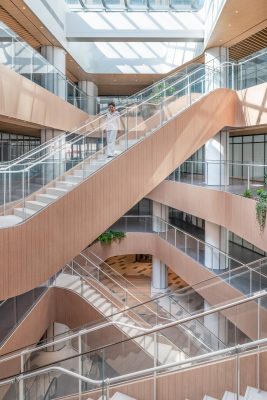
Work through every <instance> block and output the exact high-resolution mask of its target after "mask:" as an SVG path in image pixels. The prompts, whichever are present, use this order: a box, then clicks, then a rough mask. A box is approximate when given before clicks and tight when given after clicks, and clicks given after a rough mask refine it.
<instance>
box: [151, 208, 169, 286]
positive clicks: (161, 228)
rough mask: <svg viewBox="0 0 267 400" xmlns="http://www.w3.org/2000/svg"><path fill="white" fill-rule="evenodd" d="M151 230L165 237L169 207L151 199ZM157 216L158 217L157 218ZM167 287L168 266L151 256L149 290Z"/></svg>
mask: <svg viewBox="0 0 267 400" xmlns="http://www.w3.org/2000/svg"><path fill="white" fill-rule="evenodd" d="M152 212H153V217H156V218H153V231H154V232H158V233H159V234H160V236H161V235H163V236H164V237H165V232H166V231H167V230H168V226H167V224H166V222H167V223H168V222H169V207H168V206H165V205H164V204H161V203H158V202H157V201H153V204H152ZM157 217H158V218H157ZM167 288H168V267H167V265H165V264H164V263H163V262H162V261H161V260H159V259H158V258H157V257H155V256H152V286H151V291H152V292H153V291H162V290H165V289H167Z"/></svg>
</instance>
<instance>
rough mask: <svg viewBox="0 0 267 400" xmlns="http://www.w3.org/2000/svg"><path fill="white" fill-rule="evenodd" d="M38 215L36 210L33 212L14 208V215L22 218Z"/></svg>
mask: <svg viewBox="0 0 267 400" xmlns="http://www.w3.org/2000/svg"><path fill="white" fill-rule="evenodd" d="M35 213H36V210H32V209H31V208H26V207H24V208H14V214H15V215H16V216H17V217H20V218H23V219H25V218H29V217H31V216H32V215H34V214H35Z"/></svg>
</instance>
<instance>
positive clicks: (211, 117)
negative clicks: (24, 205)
mask: <svg viewBox="0 0 267 400" xmlns="http://www.w3.org/2000/svg"><path fill="white" fill-rule="evenodd" d="M266 88H267V85H266V84H264V85H261V86H260V88H259V87H256V88H251V89H249V90H247V91H243V92H242V93H241V96H242V100H241V101H240V100H239V99H238V95H237V94H236V93H235V92H233V91H230V90H228V89H217V90H215V91H214V92H212V93H210V94H209V95H207V96H204V97H203V98H202V99H201V100H199V101H198V102H196V103H194V104H193V105H192V106H191V107H189V108H188V109H187V110H185V111H184V112H183V113H181V114H180V115H178V116H177V117H175V118H173V119H172V120H171V121H170V122H168V123H167V124H166V125H165V126H163V127H162V128H161V129H159V130H158V131H157V132H156V133H154V134H153V135H151V136H148V137H146V138H145V139H144V140H143V141H142V142H139V143H138V144H136V145H135V146H134V147H132V148H131V149H130V150H129V151H127V152H125V153H123V154H122V155H121V156H120V157H117V158H116V159H114V160H113V161H112V162H111V163H110V164H109V165H108V166H107V167H106V168H102V169H101V170H99V171H97V172H96V173H95V174H93V175H92V176H90V177H89V178H88V179H87V180H86V181H84V182H83V183H81V184H80V185H78V186H77V187H75V189H74V190H72V191H71V192H69V193H68V194H66V195H65V196H64V197H62V198H60V199H59V200H58V201H56V202H55V203H53V204H51V205H50V206H49V207H48V208H46V209H44V210H42V211H41V212H39V213H38V214H36V215H35V216H34V217H33V218H31V219H28V220H27V221H25V223H22V224H20V225H17V226H14V227H11V228H6V229H1V230H0V252H1V254H3V257H1V260H0V272H1V276H2V280H1V282H0V299H5V298H7V297H12V296H15V295H17V294H19V293H22V292H25V291H27V290H30V289H31V288H33V287H36V286H38V285H39V284H40V283H42V282H44V281H46V280H47V279H48V278H49V277H50V276H52V275H53V273H54V272H56V271H58V270H59V268H60V267H61V266H63V265H64V264H65V263H66V262H68V261H69V260H70V259H72V258H73V257H74V256H76V255H77V254H78V253H79V252H80V251H81V250H83V249H84V248H85V247H86V246H87V245H88V244H89V243H90V242H91V241H93V240H94V239H95V238H96V237H97V236H98V235H99V234H101V233H102V232H103V231H104V230H105V229H107V228H108V227H109V226H110V225H112V224H113V223H114V222H115V221H116V220H117V219H118V218H120V216H121V215H122V214H124V213H125V212H126V211H127V210H129V209H130V208H131V207H132V206H133V205H134V204H136V203H137V202H138V201H139V200H141V199H142V198H143V197H144V196H145V195H146V194H147V193H149V192H150V191H152V189H154V188H155V187H156V186H157V185H158V184H159V183H160V182H162V181H163V180H164V178H165V177H166V176H168V175H169V174H170V173H171V172H172V171H173V170H174V169H175V168H177V167H178V165H180V164H181V163H182V162H184V161H185V160H186V159H187V158H188V157H189V156H190V155H192V154H193V153H194V152H195V151H196V150H197V149H199V148H200V147H201V146H202V145H204V144H205V143H206V142H207V140H208V139H209V138H210V137H212V136H213V135H214V134H216V133H217V132H218V131H219V130H221V129H222V128H224V127H225V126H231V127H240V126H244V125H246V121H247V123H251V124H254V123H255V124H257V123H263V122H264V121H265V120H266V119H267V112H266V109H265V108H264V107H265V106H264V104H265V103H266V101H267V100H266V96H265V97H264V93H265V92H266ZM259 90H260V95H258V96H255V95H254V92H256V93H259ZM248 96H250V98H251V101H253V99H252V97H253V96H254V101H255V106H254V109H258V116H257V117H255V114H253V115H251V116H250V119H249V121H248V120H245V119H244V114H245V115H247V114H246V110H247V108H248V104H247V103H246V99H247V98H248ZM249 107H251V104H250V105H249ZM259 114H260V117H259ZM257 121H258V122H257ZM14 244H15V246H14Z"/></svg>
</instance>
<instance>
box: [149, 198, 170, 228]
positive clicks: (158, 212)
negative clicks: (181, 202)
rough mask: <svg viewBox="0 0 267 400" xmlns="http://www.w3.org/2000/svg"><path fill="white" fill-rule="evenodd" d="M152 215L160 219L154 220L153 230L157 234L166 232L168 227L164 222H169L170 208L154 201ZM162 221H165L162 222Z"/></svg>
mask: <svg viewBox="0 0 267 400" xmlns="http://www.w3.org/2000/svg"><path fill="white" fill-rule="evenodd" d="M152 213H153V217H158V218H160V220H157V218H154V219H153V230H154V231H155V232H164V231H165V230H166V229H167V226H166V224H165V223H164V222H163V221H165V222H169V207H168V206H165V205H164V204H161V203H158V202H157V201H153V204H152ZM161 219H162V220H163V221H161Z"/></svg>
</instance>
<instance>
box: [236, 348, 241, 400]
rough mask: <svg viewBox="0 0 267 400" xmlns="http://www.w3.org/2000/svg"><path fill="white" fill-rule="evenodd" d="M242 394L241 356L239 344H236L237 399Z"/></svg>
mask: <svg viewBox="0 0 267 400" xmlns="http://www.w3.org/2000/svg"><path fill="white" fill-rule="evenodd" d="M239 394H240V357H239V345H237V346H236V399H237V400H239Z"/></svg>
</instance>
